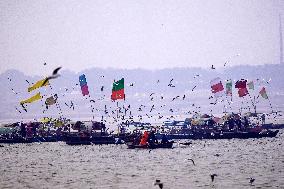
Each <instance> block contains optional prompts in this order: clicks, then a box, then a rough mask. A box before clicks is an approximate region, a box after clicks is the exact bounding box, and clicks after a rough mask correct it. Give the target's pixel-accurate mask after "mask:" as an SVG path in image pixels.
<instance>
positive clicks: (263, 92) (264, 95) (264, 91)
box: [259, 87, 268, 99]
mask: <svg viewBox="0 0 284 189" xmlns="http://www.w3.org/2000/svg"><path fill="white" fill-rule="evenodd" d="M259 94H260V95H261V96H262V98H264V99H268V96H267V93H266V90H265V88H264V87H262V89H261V90H260V91H259Z"/></svg>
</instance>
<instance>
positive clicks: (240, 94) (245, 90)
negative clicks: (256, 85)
mask: <svg viewBox="0 0 284 189" xmlns="http://www.w3.org/2000/svg"><path fill="white" fill-rule="evenodd" d="M238 94H239V97H243V96H246V95H247V94H248V90H247V88H239V90H238Z"/></svg>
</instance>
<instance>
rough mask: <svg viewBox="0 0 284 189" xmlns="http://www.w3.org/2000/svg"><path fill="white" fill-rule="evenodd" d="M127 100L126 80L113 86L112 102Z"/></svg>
mask: <svg viewBox="0 0 284 189" xmlns="http://www.w3.org/2000/svg"><path fill="white" fill-rule="evenodd" d="M118 99H125V94H124V78H122V79H121V80H119V81H116V82H114V83H113V85H112V94H111V100H118Z"/></svg>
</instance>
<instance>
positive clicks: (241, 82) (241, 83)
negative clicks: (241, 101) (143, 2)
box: [235, 79, 247, 89]
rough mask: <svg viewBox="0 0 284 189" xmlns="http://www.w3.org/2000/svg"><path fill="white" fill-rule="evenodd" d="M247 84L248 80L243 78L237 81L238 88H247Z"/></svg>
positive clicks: (236, 86)
mask: <svg viewBox="0 0 284 189" xmlns="http://www.w3.org/2000/svg"><path fill="white" fill-rule="evenodd" d="M246 84H247V80H244V79H241V80H239V81H237V82H236V84H235V88H237V89H242V88H247V86H246Z"/></svg>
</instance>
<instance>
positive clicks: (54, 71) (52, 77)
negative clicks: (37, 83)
mask: <svg viewBox="0 0 284 189" xmlns="http://www.w3.org/2000/svg"><path fill="white" fill-rule="evenodd" d="M61 68H62V67H58V68H56V69H55V70H53V72H52V75H51V76H48V77H47V78H46V79H45V80H44V82H43V83H42V86H44V85H45V84H46V83H47V82H48V81H49V80H50V79H55V78H57V77H59V76H60V75H59V74H58V71H59V70H60V69H61Z"/></svg>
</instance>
